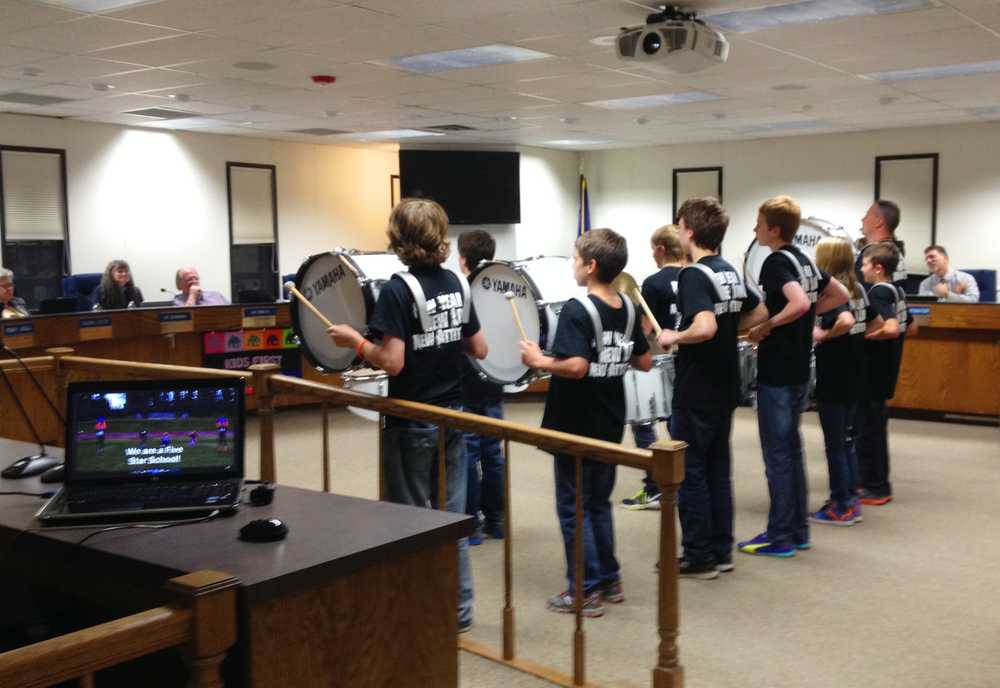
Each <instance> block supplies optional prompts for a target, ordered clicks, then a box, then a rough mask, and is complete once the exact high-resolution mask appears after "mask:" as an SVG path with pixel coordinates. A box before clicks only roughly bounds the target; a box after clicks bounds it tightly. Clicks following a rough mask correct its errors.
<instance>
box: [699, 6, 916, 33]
mask: <svg viewBox="0 0 1000 688" xmlns="http://www.w3.org/2000/svg"><path fill="white" fill-rule="evenodd" d="M935 6H936V5H935V4H934V3H933V2H931V0H804V1H803V2H793V3H791V4H788V5H778V6H777V7H762V8H760V9H756V10H745V11H739V12H724V13H722V14H716V15H709V16H706V17H704V19H705V21H706V22H707V23H708V24H711V25H712V26H715V27H717V28H720V29H722V30H723V31H731V32H733V33H752V32H754V31H761V30H763V29H773V28H777V27H781V26H794V25H796V24H816V23H819V22H824V21H830V20H833V19H847V18H849V17H868V16H875V15H879V14H896V13H899V12H913V11H916V10H926V9H929V8H931V7H935Z"/></svg>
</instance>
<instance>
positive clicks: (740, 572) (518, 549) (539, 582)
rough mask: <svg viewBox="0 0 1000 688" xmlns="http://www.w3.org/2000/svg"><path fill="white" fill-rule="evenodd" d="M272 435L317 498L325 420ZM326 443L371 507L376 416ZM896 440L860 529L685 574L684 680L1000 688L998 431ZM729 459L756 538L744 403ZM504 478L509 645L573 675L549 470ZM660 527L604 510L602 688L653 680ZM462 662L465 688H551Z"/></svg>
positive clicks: (756, 468) (297, 414) (813, 466)
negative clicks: (716, 574) (792, 550)
mask: <svg viewBox="0 0 1000 688" xmlns="http://www.w3.org/2000/svg"><path fill="white" fill-rule="evenodd" d="M541 410H542V405H541V403H540V401H538V400H524V401H522V400H518V401H515V402H513V403H508V405H507V416H508V418H509V419H511V420H515V421H518V422H523V423H530V424H537V423H538V421H539V419H540V417H541ZM276 427H277V429H278V446H277V455H278V478H279V481H280V482H282V483H285V484H289V485H297V486H301V487H308V488H314V489H319V488H320V487H321V477H320V470H321V469H320V447H321V434H320V414H319V411H318V410H289V411H282V412H279V414H278V416H277V420H276ZM658 431H659V432H661V433H662V425H661V426H660V428H659V429H658ZM803 433H804V436H805V442H806V450H807V455H808V470H809V477H810V485H811V490H812V491H811V497H810V503H811V504H813V505H815V506H818V505H819V504H820V503H821V502H822V501H823V499H824V497H825V490H826V488H827V475H826V463H825V457H824V454H823V449H822V433H821V431H820V428H819V422H818V419H817V418H816V415H815V414H814V413H810V414H806V416H805V417H804V423H803ZM661 436H662V435H661ZM249 438H250V439H249V442H248V448H247V449H248V452H247V456H248V461H249V466H248V473H249V474H250V475H256V473H257V456H258V453H257V441H256V427H255V425H252V426H251V428H250V433H249ZM331 440H332V443H331V446H332V454H333V458H332V469H331V475H332V485H333V490H334V491H335V492H338V493H342V494H348V495H355V496H361V497H369V498H375V497H376V476H377V470H376V464H375V456H376V446H377V445H376V434H375V424H374V423H371V422H368V421H363V420H361V419H359V418H357V417H356V416H353V415H350V414H349V413H347V412H346V411H343V410H337V411H334V412H332V414H331ZM625 441H626V443H631V436H630V435H627V436H626V440H625ZM890 442H891V446H892V449H891V451H892V459H893V483H894V487H895V493H896V501H894V502H893V503H892V504H890V505H888V506H885V507H866V508H865V512H864V516H865V521H864V523H862V524H860V525H858V526H855V527H852V528H836V527H829V526H826V527H824V526H819V527H815V528H814V529H813V544H814V547H813V549H812V550H811V551H808V552H802V553H800V554H799V555H798V556H796V557H795V558H794V559H789V560H774V559H768V558H755V557H749V556H746V555H742V554H739V553H737V554H736V555H735V562H736V570H735V571H734V572H733V573H730V574H725V575H723V576H721V577H720V578H718V579H716V580H713V581H697V580H683V581H681V603H682V616H681V636H680V639H679V645H680V658H681V663H682V664H683V666H684V667H685V671H686V685H687V686H688V687H689V688H730V687H732V688H737V687H738V688H765V687H767V688H770V687H775V688H778V687H781V688H784V687H789V688H793V687H799V686H803V687H804V686H808V687H809V688H849V687H852V686H859V687H861V686H864V687H866V688H868V687H870V686H873V685H880V686H901V687H906V688H923V687H927V688H930V687H932V686H933V687H935V688H938V687H940V686H948V687H951V686H954V687H956V688H957V687H961V688H980V687H981V688H988V687H989V688H994V687H996V686H1000V593H998V590H997V588H998V584H1000V573H998V571H1000V509H998V508H997V503H998V502H997V496H998V485H1000V431H998V430H997V429H996V428H988V427H974V426H968V425H950V424H943V423H928V422H917V421H900V420H893V421H891V422H890ZM733 451H734V467H733V479H734V489H735V499H736V535H737V538H743V537H750V536H753V535H755V534H756V533H757V532H759V531H760V530H762V529H763V526H764V523H765V519H766V515H767V508H768V498H767V489H766V485H765V482H764V478H763V466H762V463H761V457H760V446H759V443H758V436H757V430H756V421H755V418H754V416H753V414H752V412H751V411H750V410H748V409H739V410H738V411H737V415H736V422H735V426H734V432H733ZM511 469H512V474H513V477H512V488H513V495H512V499H513V514H512V517H513V520H514V543H515V546H514V557H515V560H514V601H515V608H516V618H517V624H518V626H517V631H518V633H517V641H518V648H517V649H518V653H519V655H521V656H524V657H527V658H530V659H533V660H535V661H539V662H543V663H545V664H548V665H551V666H554V667H557V668H560V669H562V670H564V671H569V669H570V667H571V655H570V650H571V641H572V623H573V622H572V617H571V616H569V615H565V616H564V615H559V614H553V613H551V612H548V611H546V610H545V608H544V599H545V597H546V596H547V595H550V594H552V593H555V592H558V591H559V590H561V589H563V587H564V585H565V582H564V579H563V572H564V563H563V555H562V542H561V538H560V536H559V530H558V525H557V522H556V518H555V511H554V502H553V481H552V467H551V460H550V459H549V457H548V456H547V455H546V454H543V453H541V452H539V451H537V450H535V449H534V448H530V447H526V446H523V445H512V466H511ZM639 480H640V475H639V472H638V471H636V470H633V469H627V468H625V469H620V470H619V473H618V483H617V486H616V491H615V500H616V503H617V501H618V500H620V499H621V498H623V497H625V496H628V495H630V494H631V493H632V492H634V491H635V490H636V489H637V488H638V486H639V484H640V483H639ZM658 520H659V512H656V511H644V512H627V511H624V510H621V509H616V511H615V528H616V533H617V539H618V542H617V548H618V556H619V560H620V561H621V564H622V571H623V576H624V581H625V589H626V594H627V598H628V599H627V601H626V602H625V604H623V605H615V606H609V608H608V609H607V613H606V614H605V616H604V617H603V618H600V619H593V620H588V621H586V622H585V626H584V628H585V630H586V633H587V649H586V653H587V671H588V678H589V679H591V680H593V681H596V682H599V683H601V684H602V685H605V686H621V687H625V686H630V687H632V686H634V687H638V686H649V685H650V680H649V671H650V669H651V668H652V666H653V664H654V661H655V657H656V648H657V642H658V639H657V634H656V626H655V599H656V597H655V595H656V591H655V580H656V579H655V577H654V575H653V568H652V567H653V562H654V559H655V551H656V542H657V536H658V528H657V524H658ZM290 526H291V527H292V528H294V524H290ZM502 553H503V547H502V544H501V543H500V542H498V541H491V540H488V541H486V542H484V543H483V545H481V546H479V547H474V548H472V561H473V567H474V574H475V579H476V596H477V600H476V625H475V628H474V629H473V630H472V635H473V637H475V638H477V639H480V640H483V641H488V642H499V638H500V609H501V602H502V582H503V576H502ZM460 655H461V657H460V661H461V676H462V678H461V685H462V686H463V688H492V687H494V686H497V687H502V688H520V687H522V686H523V687H525V688H528V687H534V686H544V685H548V684H546V683H544V682H541V681H538V680H536V679H533V678H530V677H527V676H525V675H523V674H519V673H518V672H515V671H511V670H508V669H506V668H504V667H501V666H498V665H496V664H493V663H491V662H488V661H485V660H481V659H479V658H477V657H472V656H469V655H467V654H466V653H460Z"/></svg>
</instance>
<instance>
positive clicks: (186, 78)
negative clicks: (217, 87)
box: [101, 69, 204, 93]
mask: <svg viewBox="0 0 1000 688" xmlns="http://www.w3.org/2000/svg"><path fill="white" fill-rule="evenodd" d="M101 82H102V83H106V84H110V85H112V86H114V87H115V90H117V91H118V92H119V93H138V92H141V91H161V90H171V91H178V90H183V89H184V88H185V87H192V86H197V85H200V84H202V83H204V79H202V78H201V77H199V76H198V75H197V74H192V73H190V72H182V71H178V70H174V69H140V70H138V71H134V72H125V73H123V74H115V75H113V76H108V77H104V78H103V79H101Z"/></svg>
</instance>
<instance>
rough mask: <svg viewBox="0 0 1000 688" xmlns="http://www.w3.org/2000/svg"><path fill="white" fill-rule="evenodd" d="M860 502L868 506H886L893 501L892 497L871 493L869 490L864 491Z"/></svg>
mask: <svg viewBox="0 0 1000 688" xmlns="http://www.w3.org/2000/svg"><path fill="white" fill-rule="evenodd" d="M858 501H860V502H861V503H862V504H866V505H868V506H885V505H886V504H888V503H889V502H891V501H892V495H891V494H877V493H875V492H870V491H868V490H862V492H861V497H860V499H859V500H858Z"/></svg>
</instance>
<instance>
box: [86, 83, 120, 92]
mask: <svg viewBox="0 0 1000 688" xmlns="http://www.w3.org/2000/svg"><path fill="white" fill-rule="evenodd" d="M91 86H93V87H94V90H95V91H113V90H115V85H114V84H102V83H100V82H98V83H94V84H91Z"/></svg>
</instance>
